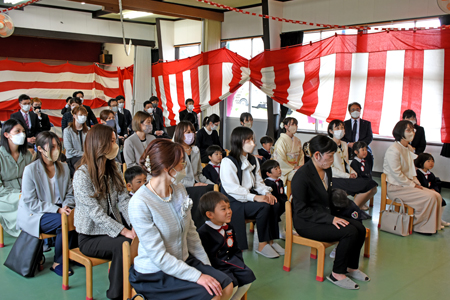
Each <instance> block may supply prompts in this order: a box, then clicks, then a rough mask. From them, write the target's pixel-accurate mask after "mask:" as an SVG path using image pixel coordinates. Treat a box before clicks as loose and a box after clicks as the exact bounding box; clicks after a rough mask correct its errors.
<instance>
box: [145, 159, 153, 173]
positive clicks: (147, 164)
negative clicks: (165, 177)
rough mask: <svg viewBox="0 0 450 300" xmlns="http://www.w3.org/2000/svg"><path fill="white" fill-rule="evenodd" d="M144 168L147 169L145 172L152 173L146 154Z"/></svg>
mask: <svg viewBox="0 0 450 300" xmlns="http://www.w3.org/2000/svg"><path fill="white" fill-rule="evenodd" d="M145 168H146V169H147V172H149V173H152V167H151V165H150V156H148V155H147V157H146V158H145Z"/></svg>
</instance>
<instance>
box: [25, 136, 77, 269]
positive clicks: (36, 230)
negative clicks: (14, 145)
mask: <svg viewBox="0 0 450 300" xmlns="http://www.w3.org/2000/svg"><path fill="white" fill-rule="evenodd" d="M36 149H37V154H36V160H35V161H34V162H32V163H31V164H29V165H28V166H27V167H25V171H24V172H23V179H22V187H23V190H22V197H21V199H20V203H19V210H18V213H17V227H19V228H20V229H22V230H24V231H25V232H27V233H28V234H30V235H32V236H35V237H39V234H40V233H48V234H56V243H55V256H54V260H53V261H54V262H53V266H52V267H51V268H50V270H52V271H53V272H55V273H56V274H57V275H59V276H62V275H63V273H62V272H63V268H62V232H61V215H62V214H66V215H69V214H70V212H71V211H72V208H74V207H75V199H74V197H73V188H72V181H71V179H70V171H69V167H68V166H67V164H65V163H61V162H60V161H58V160H59V156H60V155H61V142H60V140H59V138H58V136H57V135H56V134H54V133H53V132H50V131H44V132H41V133H39V134H38V136H37V137H36ZM76 245H77V243H76V233H75V232H70V233H69V247H70V248H73V247H75V246H76ZM69 274H70V275H72V274H73V271H72V270H70V269H69Z"/></svg>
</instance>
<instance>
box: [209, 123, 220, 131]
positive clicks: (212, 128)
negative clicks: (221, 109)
mask: <svg viewBox="0 0 450 300" xmlns="http://www.w3.org/2000/svg"><path fill="white" fill-rule="evenodd" d="M217 127H219V126H217V125H214V124H213V125H212V126H211V130H216V129H217Z"/></svg>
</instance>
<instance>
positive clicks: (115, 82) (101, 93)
mask: <svg viewBox="0 0 450 300" xmlns="http://www.w3.org/2000/svg"><path fill="white" fill-rule="evenodd" d="M132 68H133V67H132V66H131V67H129V68H126V69H122V70H120V69H118V70H117V71H105V70H103V69H101V68H100V67H98V66H97V65H94V64H92V65H89V66H76V65H73V64H69V63H65V64H62V65H56V66H50V65H47V64H44V63H41V62H34V63H21V62H15V61H12V60H8V59H5V60H1V61H0V119H1V120H2V121H5V120H8V119H9V117H10V115H11V114H12V113H14V112H16V111H18V110H19V109H20V107H19V101H18V97H19V96H20V95H21V94H27V95H28V96H30V97H31V98H34V97H38V98H39V99H41V101H42V112H44V113H46V114H48V115H49V118H50V122H51V123H52V124H53V125H54V126H55V131H56V133H57V134H58V135H60V136H61V132H60V127H61V119H62V115H61V109H62V108H63V107H64V106H65V105H66V101H65V100H66V98H67V97H69V96H72V94H73V92H75V91H78V90H81V91H83V92H84V102H83V104H85V105H88V106H90V107H91V108H92V110H93V111H94V113H95V114H96V115H97V116H98V114H99V113H100V111H101V110H103V109H105V108H104V106H107V105H108V104H107V101H108V100H109V99H110V98H115V97H116V96H118V95H120V94H122V95H126V94H129V92H128V93H127V86H129V85H130V82H131V86H132V74H133V69H132ZM130 76H131V77H130ZM124 83H125V89H124ZM128 89H129V88H128ZM130 100H131V99H130Z"/></svg>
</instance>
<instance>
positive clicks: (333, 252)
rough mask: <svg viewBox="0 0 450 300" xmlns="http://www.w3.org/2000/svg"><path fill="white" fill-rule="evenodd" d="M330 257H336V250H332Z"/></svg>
mask: <svg viewBox="0 0 450 300" xmlns="http://www.w3.org/2000/svg"><path fill="white" fill-rule="evenodd" d="M330 257H331V258H335V257H336V248H334V249H333V251H331V253H330Z"/></svg>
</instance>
